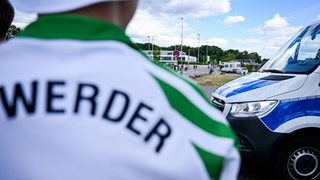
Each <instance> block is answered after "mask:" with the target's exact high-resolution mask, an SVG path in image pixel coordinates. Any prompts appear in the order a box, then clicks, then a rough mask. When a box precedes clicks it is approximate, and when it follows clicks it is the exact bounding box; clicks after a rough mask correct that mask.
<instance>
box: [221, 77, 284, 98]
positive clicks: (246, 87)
mask: <svg viewBox="0 0 320 180" xmlns="http://www.w3.org/2000/svg"><path fill="white" fill-rule="evenodd" d="M277 82H279V81H268V80H254V81H250V82H245V83H239V84H237V83H234V84H228V86H222V87H221V88H219V89H217V91H216V93H218V94H219V95H220V96H224V97H230V96H234V95H237V94H240V93H243V92H247V91H251V90H254V89H258V88H262V87H265V86H269V85H271V84H274V83H277Z"/></svg>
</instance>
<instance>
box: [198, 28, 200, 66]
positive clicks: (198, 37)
mask: <svg viewBox="0 0 320 180" xmlns="http://www.w3.org/2000/svg"><path fill="white" fill-rule="evenodd" d="M199 58H200V34H199V33H198V61H199V62H200V59H199Z"/></svg>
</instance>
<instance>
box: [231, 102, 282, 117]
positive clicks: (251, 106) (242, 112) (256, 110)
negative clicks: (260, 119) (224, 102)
mask: <svg viewBox="0 0 320 180" xmlns="http://www.w3.org/2000/svg"><path fill="white" fill-rule="evenodd" d="M276 104H277V101H257V102H246V103H234V104H232V107H231V111H230V114H231V115H232V116H234V117H254V116H261V115H263V114H265V113H267V112H268V111H270V110H271V109H272V108H273V107H274V106H275V105H276Z"/></svg>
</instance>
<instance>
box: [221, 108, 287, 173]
mask: <svg viewBox="0 0 320 180" xmlns="http://www.w3.org/2000/svg"><path fill="white" fill-rule="evenodd" d="M227 120H228V121H229V123H230V125H231V128H232V129H233V131H234V132H235V134H236V135H237V136H238V138H239V142H240V150H241V157H242V161H243V162H244V163H246V164H248V165H250V166H253V167H257V168H258V167H259V168H264V167H267V165H268V163H269V162H270V160H271V155H272V152H273V150H274V149H275V147H276V144H277V142H278V141H279V140H280V139H281V137H282V136H283V134H281V133H275V132H272V131H271V130H269V129H268V128H267V127H266V126H265V125H264V124H263V123H262V122H261V121H260V119H259V118H258V117H246V118H244V117H241V118H239V117H234V116H231V115H230V114H228V115H227Z"/></svg>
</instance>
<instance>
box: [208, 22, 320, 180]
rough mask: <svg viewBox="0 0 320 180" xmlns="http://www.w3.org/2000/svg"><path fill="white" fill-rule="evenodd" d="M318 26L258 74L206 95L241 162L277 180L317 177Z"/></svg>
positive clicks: (319, 146)
mask: <svg viewBox="0 0 320 180" xmlns="http://www.w3.org/2000/svg"><path fill="white" fill-rule="evenodd" d="M319 65H320V21H318V22H315V23H313V24H311V25H309V26H306V27H304V28H302V29H301V30H300V31H299V32H298V33H297V34H296V35H295V36H293V37H292V38H291V39H290V40H289V41H288V42H287V43H286V44H285V45H284V46H283V47H282V48H281V49H280V50H279V51H278V52H277V53H276V54H275V56H274V57H273V58H271V59H270V60H269V61H267V62H266V63H265V64H264V65H263V66H262V67H261V68H260V69H259V71H258V72H255V73H251V74H250V75H248V76H243V77H240V78H238V79H235V80H233V81H231V82H229V83H227V84H225V85H223V86H221V87H219V88H218V89H216V90H215V91H214V92H212V96H211V101H212V102H213V104H214V105H216V106H217V107H218V108H219V109H221V111H223V114H224V115H225V116H226V118H227V119H228V121H229V122H230V125H231V127H232V128H233V130H234V132H235V133H236V134H237V136H238V138H239V142H240V150H241V155H242V159H243V161H244V162H246V163H248V164H249V165H251V166H253V167H259V169H260V170H262V171H264V172H266V173H268V174H270V175H274V174H276V175H277V176H279V177H281V179H319V178H320V66H319Z"/></svg>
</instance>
